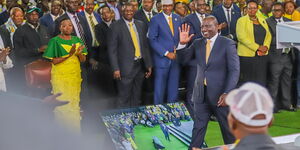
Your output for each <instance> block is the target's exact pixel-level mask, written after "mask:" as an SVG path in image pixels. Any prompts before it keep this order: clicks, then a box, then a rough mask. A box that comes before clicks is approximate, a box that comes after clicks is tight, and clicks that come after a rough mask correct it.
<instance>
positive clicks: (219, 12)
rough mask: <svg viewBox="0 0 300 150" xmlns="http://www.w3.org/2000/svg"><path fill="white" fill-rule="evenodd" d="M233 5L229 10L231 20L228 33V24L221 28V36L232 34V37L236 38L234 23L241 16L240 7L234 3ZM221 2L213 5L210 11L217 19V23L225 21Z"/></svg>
mask: <svg viewBox="0 0 300 150" xmlns="http://www.w3.org/2000/svg"><path fill="white" fill-rule="evenodd" d="M232 5H233V9H232V10H231V22H230V33H229V32H228V26H227V27H226V28H224V29H222V30H221V35H222V36H227V35H229V34H232V35H233V39H236V23H237V20H238V19H239V18H240V17H241V10H240V8H239V7H238V6H237V5H235V4H232ZM222 6H223V4H220V5H218V6H216V7H214V9H213V11H212V15H213V16H215V17H216V18H217V20H218V23H219V24H220V23H223V22H227V20H226V14H225V12H224V10H223V7H222Z"/></svg>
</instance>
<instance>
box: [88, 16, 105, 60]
mask: <svg viewBox="0 0 300 150" xmlns="http://www.w3.org/2000/svg"><path fill="white" fill-rule="evenodd" d="M108 31H109V27H108V26H107V24H106V23H105V22H104V21H102V22H101V23H99V24H97V25H96V26H95V35H96V39H97V41H98V42H99V43H100V46H99V51H93V53H92V54H91V57H92V58H94V59H95V60H98V61H99V60H100V61H101V62H104V63H106V64H108V63H109V60H108V52H107V48H108V47H107V41H108V40H107V37H108Z"/></svg>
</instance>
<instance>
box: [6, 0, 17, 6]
mask: <svg viewBox="0 0 300 150" xmlns="http://www.w3.org/2000/svg"><path fill="white" fill-rule="evenodd" d="M17 1H18V0H6V7H7V8H11V5H13V4H16V3H17Z"/></svg>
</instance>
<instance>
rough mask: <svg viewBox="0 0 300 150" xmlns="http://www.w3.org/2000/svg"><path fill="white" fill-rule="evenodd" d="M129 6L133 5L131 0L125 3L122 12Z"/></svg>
mask: <svg viewBox="0 0 300 150" xmlns="http://www.w3.org/2000/svg"><path fill="white" fill-rule="evenodd" d="M129 6H131V7H132V5H131V4H130V2H126V3H124V4H123V6H122V12H123V11H124V10H125V9H126V7H129Z"/></svg>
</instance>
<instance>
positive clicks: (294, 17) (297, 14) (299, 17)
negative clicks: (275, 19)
mask: <svg viewBox="0 0 300 150" xmlns="http://www.w3.org/2000/svg"><path fill="white" fill-rule="evenodd" d="M283 16H284V17H286V18H288V19H291V20H292V21H300V12H299V11H297V10H295V11H294V12H293V14H292V15H289V14H286V13H285V14H284V15H283Z"/></svg>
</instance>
